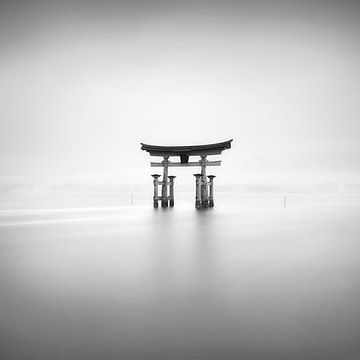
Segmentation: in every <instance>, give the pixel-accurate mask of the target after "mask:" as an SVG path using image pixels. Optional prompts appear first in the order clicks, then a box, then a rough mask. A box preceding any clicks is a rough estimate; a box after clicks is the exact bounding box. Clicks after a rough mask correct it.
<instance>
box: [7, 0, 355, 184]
mask: <svg viewBox="0 0 360 360" xmlns="http://www.w3.org/2000/svg"><path fill="white" fill-rule="evenodd" d="M359 64H360V2H359V1H346V0H345V1H344V0H339V1H316V0H311V1H305V0H304V1H300V0H298V1H291V0H284V1H280V0H277V1H272V0H264V1H256V0H254V1H226V0H225V1H196V0H193V1H151V0H147V1H136V0H135V1H134V0H132V1H91V0H89V1H85V0H83V1H81V0H79V1H75V0H74V1H32V0H26V1H1V2H0V77H1V81H0V98H1V106H0V178H2V179H15V178H16V179H21V178H24V179H25V178H26V179H29V178H30V179H31V178H33V179H41V178H44V179H47V178H51V177H52V178H56V179H61V181H62V180H64V181H72V180H79V181H80V180H81V181H103V180H104V181H105V180H106V181H114V182H119V181H122V180H121V178H123V179H129V178H131V179H136V180H134V181H136V182H139V183H144V182H150V181H151V180H150V178H149V174H150V173H152V171H153V170H152V169H150V167H149V160H150V157H149V155H148V154H147V153H145V152H143V151H141V150H140V144H139V143H140V142H145V143H150V144H173V145H182V144H192V143H194V144H200V143H211V142H218V141H223V140H227V139H230V138H233V139H234V141H233V148H232V149H231V150H226V151H225V152H224V153H223V156H222V159H223V165H222V167H221V168H217V169H216V170H215V169H214V173H216V174H217V175H218V176H219V181H220V179H221V181H220V182H221V183H222V184H225V183H227V182H229V183H230V182H231V183H234V182H254V181H255V182H262V183H271V182H301V181H310V182H322V181H340V182H342V181H343V182H346V181H349V182H353V181H360V161H359V155H360V142H359V134H360V122H359V115H360V101H359V94H360V70H359ZM183 171H185V170H184V169H177V170H176V175H180V177H181V174H182V172H183ZM189 171H190V170H189ZM195 171H196V169H192V170H191V171H190V173H192V172H195ZM183 173H184V174H185V173H186V171H185V172H183ZM186 174H187V175H186V176H188V172H187V173H186ZM184 176H185V175H184ZM191 181H192V180H191Z"/></svg>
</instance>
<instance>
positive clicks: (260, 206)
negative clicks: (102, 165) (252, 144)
mask: <svg viewBox="0 0 360 360" xmlns="http://www.w3.org/2000/svg"><path fill="white" fill-rule="evenodd" d="M359 304H360V196H358V195H343V194H336V195H328V194H322V195H316V194H288V195H287V207H286V208H284V206H283V195H281V194H280V195H279V194H237V195H229V194H221V193H219V194H217V198H216V206H215V208H213V209H208V210H203V211H197V210H195V209H194V207H193V198H192V194H179V199H178V201H177V203H176V206H175V207H174V208H172V209H161V208H159V209H153V208H152V207H151V195H150V196H149V194H133V204H132V205H131V204H130V194H91V193H84V194H75V193H74V194H40V195H39V194H17V195H14V194H2V195H1V202H0V319H1V320H0V359H359V358H360V335H359V334H360V305H359Z"/></svg>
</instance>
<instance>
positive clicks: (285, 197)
mask: <svg viewBox="0 0 360 360" xmlns="http://www.w3.org/2000/svg"><path fill="white" fill-rule="evenodd" d="M285 208H286V195H284V209H285Z"/></svg>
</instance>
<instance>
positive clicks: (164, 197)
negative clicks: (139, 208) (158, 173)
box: [161, 156, 169, 207]
mask: <svg viewBox="0 0 360 360" xmlns="http://www.w3.org/2000/svg"><path fill="white" fill-rule="evenodd" d="M162 163H163V166H164V172H163V180H162V188H161V207H167V206H168V196H167V194H168V191H167V188H168V166H169V156H164V160H163V162H162Z"/></svg>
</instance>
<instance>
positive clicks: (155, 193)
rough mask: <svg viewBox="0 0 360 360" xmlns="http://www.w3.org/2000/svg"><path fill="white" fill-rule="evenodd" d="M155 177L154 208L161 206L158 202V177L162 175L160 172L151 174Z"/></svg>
mask: <svg viewBox="0 0 360 360" xmlns="http://www.w3.org/2000/svg"><path fill="white" fill-rule="evenodd" d="M151 176H152V177H153V178H154V181H153V183H154V196H153V202H154V208H157V207H158V206H159V204H158V200H159V193H158V185H159V180H158V178H159V177H160V175H158V174H153V175H151Z"/></svg>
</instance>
